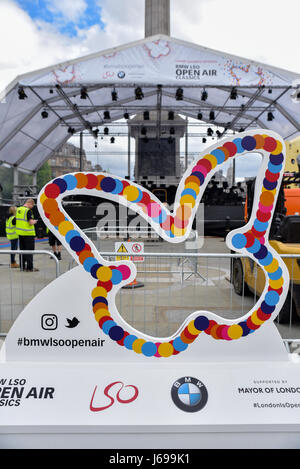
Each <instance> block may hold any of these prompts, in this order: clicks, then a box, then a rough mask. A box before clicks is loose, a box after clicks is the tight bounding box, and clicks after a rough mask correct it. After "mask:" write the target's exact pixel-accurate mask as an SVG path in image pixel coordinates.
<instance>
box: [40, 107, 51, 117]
mask: <svg viewBox="0 0 300 469" xmlns="http://www.w3.org/2000/svg"><path fill="white" fill-rule="evenodd" d="M48 115H49V114H48V112H47V111H46V110H45V109H44V111H42V112H41V116H42V118H43V119H47V117H48Z"/></svg>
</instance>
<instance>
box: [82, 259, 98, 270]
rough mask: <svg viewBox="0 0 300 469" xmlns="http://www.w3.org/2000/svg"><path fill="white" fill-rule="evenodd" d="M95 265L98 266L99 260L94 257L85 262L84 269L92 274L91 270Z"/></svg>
mask: <svg viewBox="0 0 300 469" xmlns="http://www.w3.org/2000/svg"><path fill="white" fill-rule="evenodd" d="M95 264H98V261H97V259H95V258H94V257H87V258H86V259H85V260H84V262H83V268H84V270H86V271H87V272H90V270H91V268H92V267H93V265H95Z"/></svg>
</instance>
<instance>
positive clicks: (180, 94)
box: [175, 88, 183, 101]
mask: <svg viewBox="0 0 300 469" xmlns="http://www.w3.org/2000/svg"><path fill="white" fill-rule="evenodd" d="M175 98H176V101H182V100H183V89H182V88H177V90H176V96H175Z"/></svg>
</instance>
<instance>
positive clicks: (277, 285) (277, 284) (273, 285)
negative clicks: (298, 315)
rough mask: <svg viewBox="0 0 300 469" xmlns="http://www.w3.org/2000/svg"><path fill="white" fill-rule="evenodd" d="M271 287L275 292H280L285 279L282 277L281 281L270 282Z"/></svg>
mask: <svg viewBox="0 0 300 469" xmlns="http://www.w3.org/2000/svg"><path fill="white" fill-rule="evenodd" d="M269 285H270V287H271V288H274V290H279V288H281V287H282V285H283V278H282V277H281V278H280V279H279V280H269Z"/></svg>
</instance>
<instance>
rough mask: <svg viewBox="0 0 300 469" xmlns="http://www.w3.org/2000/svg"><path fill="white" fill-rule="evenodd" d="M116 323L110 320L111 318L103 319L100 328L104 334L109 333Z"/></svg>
mask: <svg viewBox="0 0 300 469" xmlns="http://www.w3.org/2000/svg"><path fill="white" fill-rule="evenodd" d="M116 325H117V324H116V323H115V321H112V320H108V321H105V322H104V323H103V326H102V330H103V332H104V334H109V331H110V329H111V328H112V327H113V326H116Z"/></svg>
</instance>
